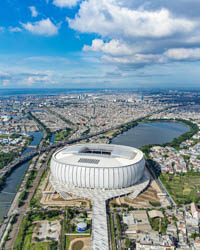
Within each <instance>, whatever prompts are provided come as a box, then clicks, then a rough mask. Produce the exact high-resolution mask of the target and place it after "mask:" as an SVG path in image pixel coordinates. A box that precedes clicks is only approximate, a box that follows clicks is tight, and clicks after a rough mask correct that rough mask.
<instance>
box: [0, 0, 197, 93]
mask: <svg viewBox="0 0 200 250" xmlns="http://www.w3.org/2000/svg"><path fill="white" fill-rule="evenodd" d="M199 13H200V1H199V0H176V1H174V0H168V1H163V0H129V1H128V0H1V3H0V88H24V87H29V88H33V87H34V88H47V87H48V88H104V87H111V88H114V87H116V88H118V87H126V88H138V87H142V88H151V87H154V88H155V87H159V88H160V87H162V88H164V87H169V88H173V87H179V88H180V87H184V88H185V87H200V16H199Z"/></svg>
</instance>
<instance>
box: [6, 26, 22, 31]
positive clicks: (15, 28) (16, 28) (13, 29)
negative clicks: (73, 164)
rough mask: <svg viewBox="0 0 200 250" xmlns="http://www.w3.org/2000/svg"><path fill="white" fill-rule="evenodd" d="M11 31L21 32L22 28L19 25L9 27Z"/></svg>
mask: <svg viewBox="0 0 200 250" xmlns="http://www.w3.org/2000/svg"><path fill="white" fill-rule="evenodd" d="M9 31H10V32H21V31H22V29H21V28H19V27H9Z"/></svg>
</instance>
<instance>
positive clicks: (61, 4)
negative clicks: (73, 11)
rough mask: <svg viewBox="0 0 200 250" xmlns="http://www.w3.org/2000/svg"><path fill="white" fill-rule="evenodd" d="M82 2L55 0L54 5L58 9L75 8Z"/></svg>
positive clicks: (76, 0)
mask: <svg viewBox="0 0 200 250" xmlns="http://www.w3.org/2000/svg"><path fill="white" fill-rule="evenodd" d="M79 1H80V0H54V1H53V4H54V5H56V6H57V7H61V8H64V7H74V6H76V5H77V4H78V2H79Z"/></svg>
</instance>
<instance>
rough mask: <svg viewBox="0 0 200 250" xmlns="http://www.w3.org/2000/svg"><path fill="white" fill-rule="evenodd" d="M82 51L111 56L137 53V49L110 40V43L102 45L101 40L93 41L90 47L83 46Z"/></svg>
mask: <svg viewBox="0 0 200 250" xmlns="http://www.w3.org/2000/svg"><path fill="white" fill-rule="evenodd" d="M83 50H84V51H95V52H103V53H106V54H111V55H113V56H120V55H131V54H133V53H134V52H136V51H138V48H135V49H133V48H131V47H130V46H129V45H127V44H125V43H123V42H121V41H119V40H111V41H110V42H107V43H104V41H103V40H101V39H94V40H93V41H92V45H91V46H87V45H85V46H84V47H83Z"/></svg>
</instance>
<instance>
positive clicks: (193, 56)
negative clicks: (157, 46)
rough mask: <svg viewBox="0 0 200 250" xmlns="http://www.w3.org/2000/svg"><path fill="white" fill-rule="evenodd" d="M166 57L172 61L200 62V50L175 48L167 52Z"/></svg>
mask: <svg viewBox="0 0 200 250" xmlns="http://www.w3.org/2000/svg"><path fill="white" fill-rule="evenodd" d="M164 55H165V56H166V57H167V58H169V59H171V60H176V61H179V60H194V61H195V60H200V48H193V49H187V48H173V49H169V50H167V51H166V52H165V53H164Z"/></svg>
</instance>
